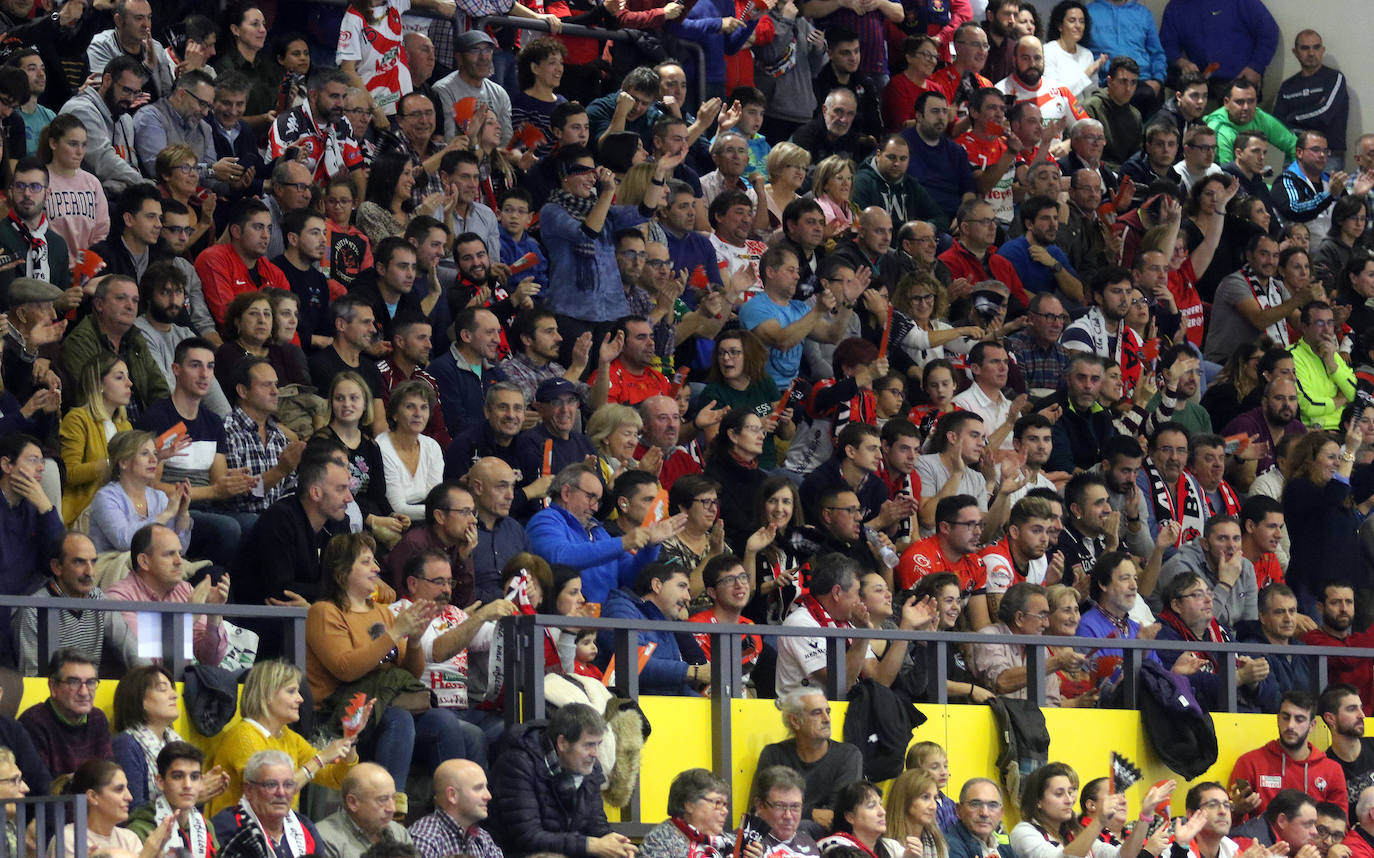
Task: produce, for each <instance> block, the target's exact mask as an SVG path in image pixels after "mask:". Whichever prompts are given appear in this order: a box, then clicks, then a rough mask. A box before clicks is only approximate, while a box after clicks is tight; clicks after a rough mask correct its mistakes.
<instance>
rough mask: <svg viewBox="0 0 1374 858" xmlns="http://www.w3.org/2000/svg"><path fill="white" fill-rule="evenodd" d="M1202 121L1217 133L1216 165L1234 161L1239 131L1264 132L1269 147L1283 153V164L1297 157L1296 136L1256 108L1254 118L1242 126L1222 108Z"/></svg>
mask: <svg viewBox="0 0 1374 858" xmlns="http://www.w3.org/2000/svg"><path fill="white" fill-rule="evenodd" d="M1202 121H1203V122H1205V123H1207V127H1208V128H1210V129H1212V130H1213V131H1215V132H1217V163H1218V164H1229V163H1230V162H1232V161H1234V160H1236V153H1235V148H1236V135H1237V134H1238V133H1240V132H1241V131H1262V132H1264V136H1265V137H1267V138H1269V145H1270V146H1273V147H1274V148H1275V149H1278V150H1280V151H1282V152H1283V160H1284V162H1285V163H1287V162H1288V161H1292V160H1293V159H1294V158H1296V157H1297V151H1298V149H1297V147H1298V138H1297V136H1296V135H1294V134H1293V132H1292V131H1289V130H1288V129H1287V128H1285V127H1284V125H1283V123H1282V122H1280V121H1278V120H1277V119H1275V118H1274V117H1272V116H1270V115H1269V114H1267V113H1265V112H1264V111H1263V110H1260V109H1259V108H1258V107H1256V108H1255V118H1254V119H1252V120H1250V121H1249V122H1247V123H1245V124H1244V125H1237V124H1235V123H1234V122H1232V121H1231V117H1230V115H1229V114H1227V112H1226V108H1224V107H1218V108H1217V109H1216V110H1213V111H1212V112H1211V113H1209V114H1207V115H1206V116H1204V117H1202Z"/></svg>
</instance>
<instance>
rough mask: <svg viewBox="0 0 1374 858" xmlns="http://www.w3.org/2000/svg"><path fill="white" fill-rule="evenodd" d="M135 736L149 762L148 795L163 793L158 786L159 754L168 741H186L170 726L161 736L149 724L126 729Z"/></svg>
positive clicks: (147, 770)
mask: <svg viewBox="0 0 1374 858" xmlns="http://www.w3.org/2000/svg"><path fill="white" fill-rule="evenodd" d="M124 732H125V733H126V734H128V735H129V736H131V737H133V740H134V741H135V742H138V746H139V747H140V748H142V749H143V759H144V761H145V762H146V763H147V768H146V771H145V774H146V775H147V778H148V795H161V794H162V790H160V789H158V788H157V755H158V754H160V753H162V749H163V748H165V747H166V746H167V743H168V742H184V741H185V739H182V738H181V737H180V736H178V735H177V732H176V731H175V730H173V729H172V728H171V727H168V728H167V729H166V731H164V732H163V734H162V735H161V736H159V735H157V734H156V733H154V732H153V731H152V730H150V729H148V725H147V724H139V725H137V726H135V727H130V728H129V729H127V730H125V731H124Z"/></svg>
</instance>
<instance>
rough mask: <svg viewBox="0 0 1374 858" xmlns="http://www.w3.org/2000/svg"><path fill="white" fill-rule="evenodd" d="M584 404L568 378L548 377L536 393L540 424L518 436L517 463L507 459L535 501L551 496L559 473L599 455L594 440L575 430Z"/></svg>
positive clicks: (535, 405)
mask: <svg viewBox="0 0 1374 858" xmlns="http://www.w3.org/2000/svg"><path fill="white" fill-rule="evenodd" d="M581 404H582V393H581V392H580V391H579V390H578V388H577V386H576V385H574V384H573V383H572V382H571V381H568V380H567V379H566V378H547V379H544V380H543V381H541V382H540V383H539V388H538V389H537V390H536V391H535V394H534V407H535V410H536V411H538V412H539V422H538V423H536V424H535V425H534V426H532V427H530V428H529V429H526V430H525V431H523V432H521V433H520V434H519V435H518V436H517V437H516V439H515V441H514V445H515V455H514V460H513V461H512V460H511V459H506V461H508V462H510V463H511V465H512V466H513V467H514V468H515V469H516V471H518V472H519V474H520V486H521V488H522V489H523V490H524V491H525V496H526V497H527V498H529V499H530V500H531V501H539V500H541V499H542V498H543V497H544V496H545V494H547V492H548V488H549V485H550V483H551V481H552V479H553V476H554V475H555V474H558V473H561V472H562V471H563V469H564V468H566V467H568V466H569V465H572V464H575V463H577V462H583V461H586V460H587V458H588V457H589V456H590V457H595V456H596V448H595V447H593V446H592V440H591V439H590V438H588V437H587V436H586V435H585V434H583V433H582V432H578V431H577V430H576V428H575V427H576V425H577V418H578V415H579V410H578V406H579V405H581ZM488 420H489V421H490V420H491V418H490V417H489V418H488ZM502 458H506V457H504V456H502ZM541 485H542V486H543V490H540V488H539V486H541Z"/></svg>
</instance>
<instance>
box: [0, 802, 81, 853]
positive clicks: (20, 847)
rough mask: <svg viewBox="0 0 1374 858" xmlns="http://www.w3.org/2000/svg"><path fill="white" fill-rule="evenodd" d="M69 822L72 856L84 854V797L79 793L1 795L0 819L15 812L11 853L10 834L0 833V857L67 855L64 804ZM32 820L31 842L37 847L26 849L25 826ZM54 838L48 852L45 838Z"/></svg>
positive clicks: (27, 846) (26, 831)
mask: <svg viewBox="0 0 1374 858" xmlns="http://www.w3.org/2000/svg"><path fill="white" fill-rule="evenodd" d="M69 804H70V805H72V809H71V811H70V814H71V822H72V851H71V858H85V856H86V796H85V794H84V793H83V794H82V795H41V796H30V797H28V798H0V818H3V819H6V820H8V819H9V815H10V813H13V814H14V821H13V824H14V835H15V837H14V841H15V843H14V851H13V853H11V851H10V847H9V837H7V836H4V835H0V858H28V856H29V855H31V854H34V853H36V854H37V858H44V856H47V858H66V856H67V850H66V843H65V841H64V839H63V837H62V831H63V829H64V828H66V826H67V816H68V810H67V805H69ZM30 817H32V820H33V829H34V831H33V834H34V837H33V842H34V845H35V846H36V847H37V848H36V849H34V850H33V852H30V851H29V844H28V837H27V833H28V827H29V820H30ZM49 840H53V841H54V842H53V846H54V848H53V849H52V850H51V851H49V849H48V841H49Z"/></svg>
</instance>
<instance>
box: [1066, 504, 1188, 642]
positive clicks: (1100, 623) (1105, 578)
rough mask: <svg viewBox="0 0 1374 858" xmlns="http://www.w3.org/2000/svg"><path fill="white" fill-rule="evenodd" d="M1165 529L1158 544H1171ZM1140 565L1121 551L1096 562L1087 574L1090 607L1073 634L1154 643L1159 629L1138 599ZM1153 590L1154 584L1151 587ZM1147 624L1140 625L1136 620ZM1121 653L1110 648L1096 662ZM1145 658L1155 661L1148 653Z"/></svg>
mask: <svg viewBox="0 0 1374 858" xmlns="http://www.w3.org/2000/svg"><path fill="white" fill-rule="evenodd" d="M1171 536H1172V533H1171V532H1170V531H1169V530H1168V529H1166V531H1165V537H1163V538H1162V540H1161V541H1172V540H1171V539H1170V537H1171ZM1139 569H1140V567H1139V565H1138V564H1137V563H1136V560H1135V558H1134V557H1132V556H1131V555H1129V554H1127V553H1126V552H1124V551H1112V552H1109V553H1107V554H1104V555H1102V556H1101V557H1099V558H1098V560H1097V563H1096V564H1095V565H1094V566H1093V567H1092V569H1089V570H1088V598H1089V599H1090V600H1091V602H1092V606H1091V607H1089V608H1088V609H1087V610H1086V611H1084V612H1083V617H1082V619H1080V620H1079V621H1078V629H1077V630H1076V631H1075V634H1076V635H1077V636H1078V637H1080V638H1098V639H1102V640H1107V639H1111V638H1117V639H1120V640H1153V639H1154V637H1155V635H1157V634H1158V633H1159V629H1160V626H1159V624H1158V623H1156V622H1154V615H1153V614H1152V613H1150V609H1149V607H1148V606H1146V605H1145V600H1144V599H1141V598H1140V572H1139ZM1150 586H1151V587H1153V586H1154V584H1153V583H1151V585H1150ZM1142 616H1143V617H1144V618H1145V620H1146V621H1147V622H1148V623H1149V624H1148V625H1142V624H1141V621H1140V619H1138V618H1139V617H1142ZM1121 653H1122V651H1121V650H1119V649H1115V648H1112V647H1110V646H1105V647H1101V648H1099V649H1098V650H1097V655H1098V657H1099V658H1120V657H1121ZM1145 657H1146V658H1156V656H1155V654H1154V653H1149V654H1147V655H1146V656H1145Z"/></svg>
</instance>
